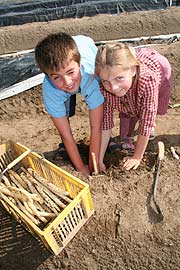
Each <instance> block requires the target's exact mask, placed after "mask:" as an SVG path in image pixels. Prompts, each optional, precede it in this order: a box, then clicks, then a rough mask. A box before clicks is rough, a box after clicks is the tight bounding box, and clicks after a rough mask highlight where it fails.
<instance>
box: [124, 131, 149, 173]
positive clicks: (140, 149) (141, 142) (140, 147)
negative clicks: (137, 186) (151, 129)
mask: <svg viewBox="0 0 180 270" xmlns="http://www.w3.org/2000/svg"><path fill="white" fill-rule="evenodd" d="M148 141H149V136H143V135H138V138H137V143H136V148H135V151H134V155H133V156H132V157H129V156H128V157H125V158H124V165H123V167H124V168H125V169H126V170H130V169H134V170H135V169H136V168H137V167H138V166H139V164H140V162H141V160H142V158H143V155H144V152H145V150H146V147H147V144H148Z"/></svg>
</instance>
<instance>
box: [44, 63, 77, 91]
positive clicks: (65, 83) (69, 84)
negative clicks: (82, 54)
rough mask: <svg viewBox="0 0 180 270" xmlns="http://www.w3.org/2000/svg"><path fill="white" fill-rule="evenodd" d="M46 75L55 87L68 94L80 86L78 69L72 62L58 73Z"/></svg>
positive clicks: (53, 72)
mask: <svg viewBox="0 0 180 270" xmlns="http://www.w3.org/2000/svg"><path fill="white" fill-rule="evenodd" d="M47 75H48V76H49V78H50V80H51V81H52V83H53V84H54V85H55V87H57V88H58V89H61V90H63V91H66V92H68V93H73V92H74V91H76V90H77V89H78V88H79V86H80V82H81V72H80V67H79V64H78V63H77V62H75V61H74V60H70V61H69V62H68V63H67V64H65V65H64V66H63V67H61V68H60V69H59V70H58V71H52V72H51V71H50V72H47Z"/></svg>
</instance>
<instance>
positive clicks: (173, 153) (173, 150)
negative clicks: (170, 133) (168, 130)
mask: <svg viewBox="0 0 180 270" xmlns="http://www.w3.org/2000/svg"><path fill="white" fill-rule="evenodd" d="M170 150H171V153H172V155H173V157H174V158H175V159H177V160H179V156H178V154H177V153H176V151H175V149H174V147H173V146H171V148H170Z"/></svg>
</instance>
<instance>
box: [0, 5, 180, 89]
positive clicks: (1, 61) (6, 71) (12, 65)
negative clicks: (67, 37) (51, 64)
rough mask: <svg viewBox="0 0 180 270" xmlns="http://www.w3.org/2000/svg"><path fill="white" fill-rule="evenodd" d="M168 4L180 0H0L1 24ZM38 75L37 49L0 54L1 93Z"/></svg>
mask: <svg viewBox="0 0 180 270" xmlns="http://www.w3.org/2000/svg"><path fill="white" fill-rule="evenodd" d="M169 6H180V0H178V1H175V0H134V1H132V0H116V1H110V0H108V1H107V0H104V1H95V0H91V1H89V0H59V1H54V0H52V1H46V0H39V1H26V0H24V1H21V0H19V1H18V0H16V1H11V0H0V26H1V27H2V26H8V25H20V24H25V23H31V22H43V21H51V20H57V19H63V18H80V17H84V16H94V15H97V14H119V13H121V12H130V11H142V10H152V9H165V8H167V7H169ZM37 74H40V70H39V69H38V67H37V65H36V63H35V59H34V52H31V53H26V54H21V55H16V56H11V57H10V56H8V57H7V56H6V57H0V78H1V80H0V92H1V91H2V90H4V89H6V88H8V87H9V86H13V85H14V84H17V83H19V82H23V81H24V80H26V79H28V78H31V77H33V76H35V75H37Z"/></svg>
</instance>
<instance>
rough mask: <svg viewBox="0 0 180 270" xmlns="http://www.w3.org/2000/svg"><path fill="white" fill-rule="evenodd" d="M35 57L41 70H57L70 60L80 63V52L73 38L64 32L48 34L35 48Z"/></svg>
mask: <svg viewBox="0 0 180 270" xmlns="http://www.w3.org/2000/svg"><path fill="white" fill-rule="evenodd" d="M35 59H36V62H37V64H38V66H39V68H40V69H41V71H42V72H44V73H46V72H47V71H57V70H59V69H60V68H61V67H64V65H65V64H67V63H68V62H69V61H70V60H74V61H75V62H77V63H78V64H79V65H80V53H79V51H78V48H77V46H76V43H75V41H74V39H73V38H72V37H71V36H70V35H69V34H66V33H63V32H60V33H56V34H50V35H48V36H47V37H46V38H44V39H43V40H41V41H40V42H39V43H38V44H37V46H36V48H35Z"/></svg>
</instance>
